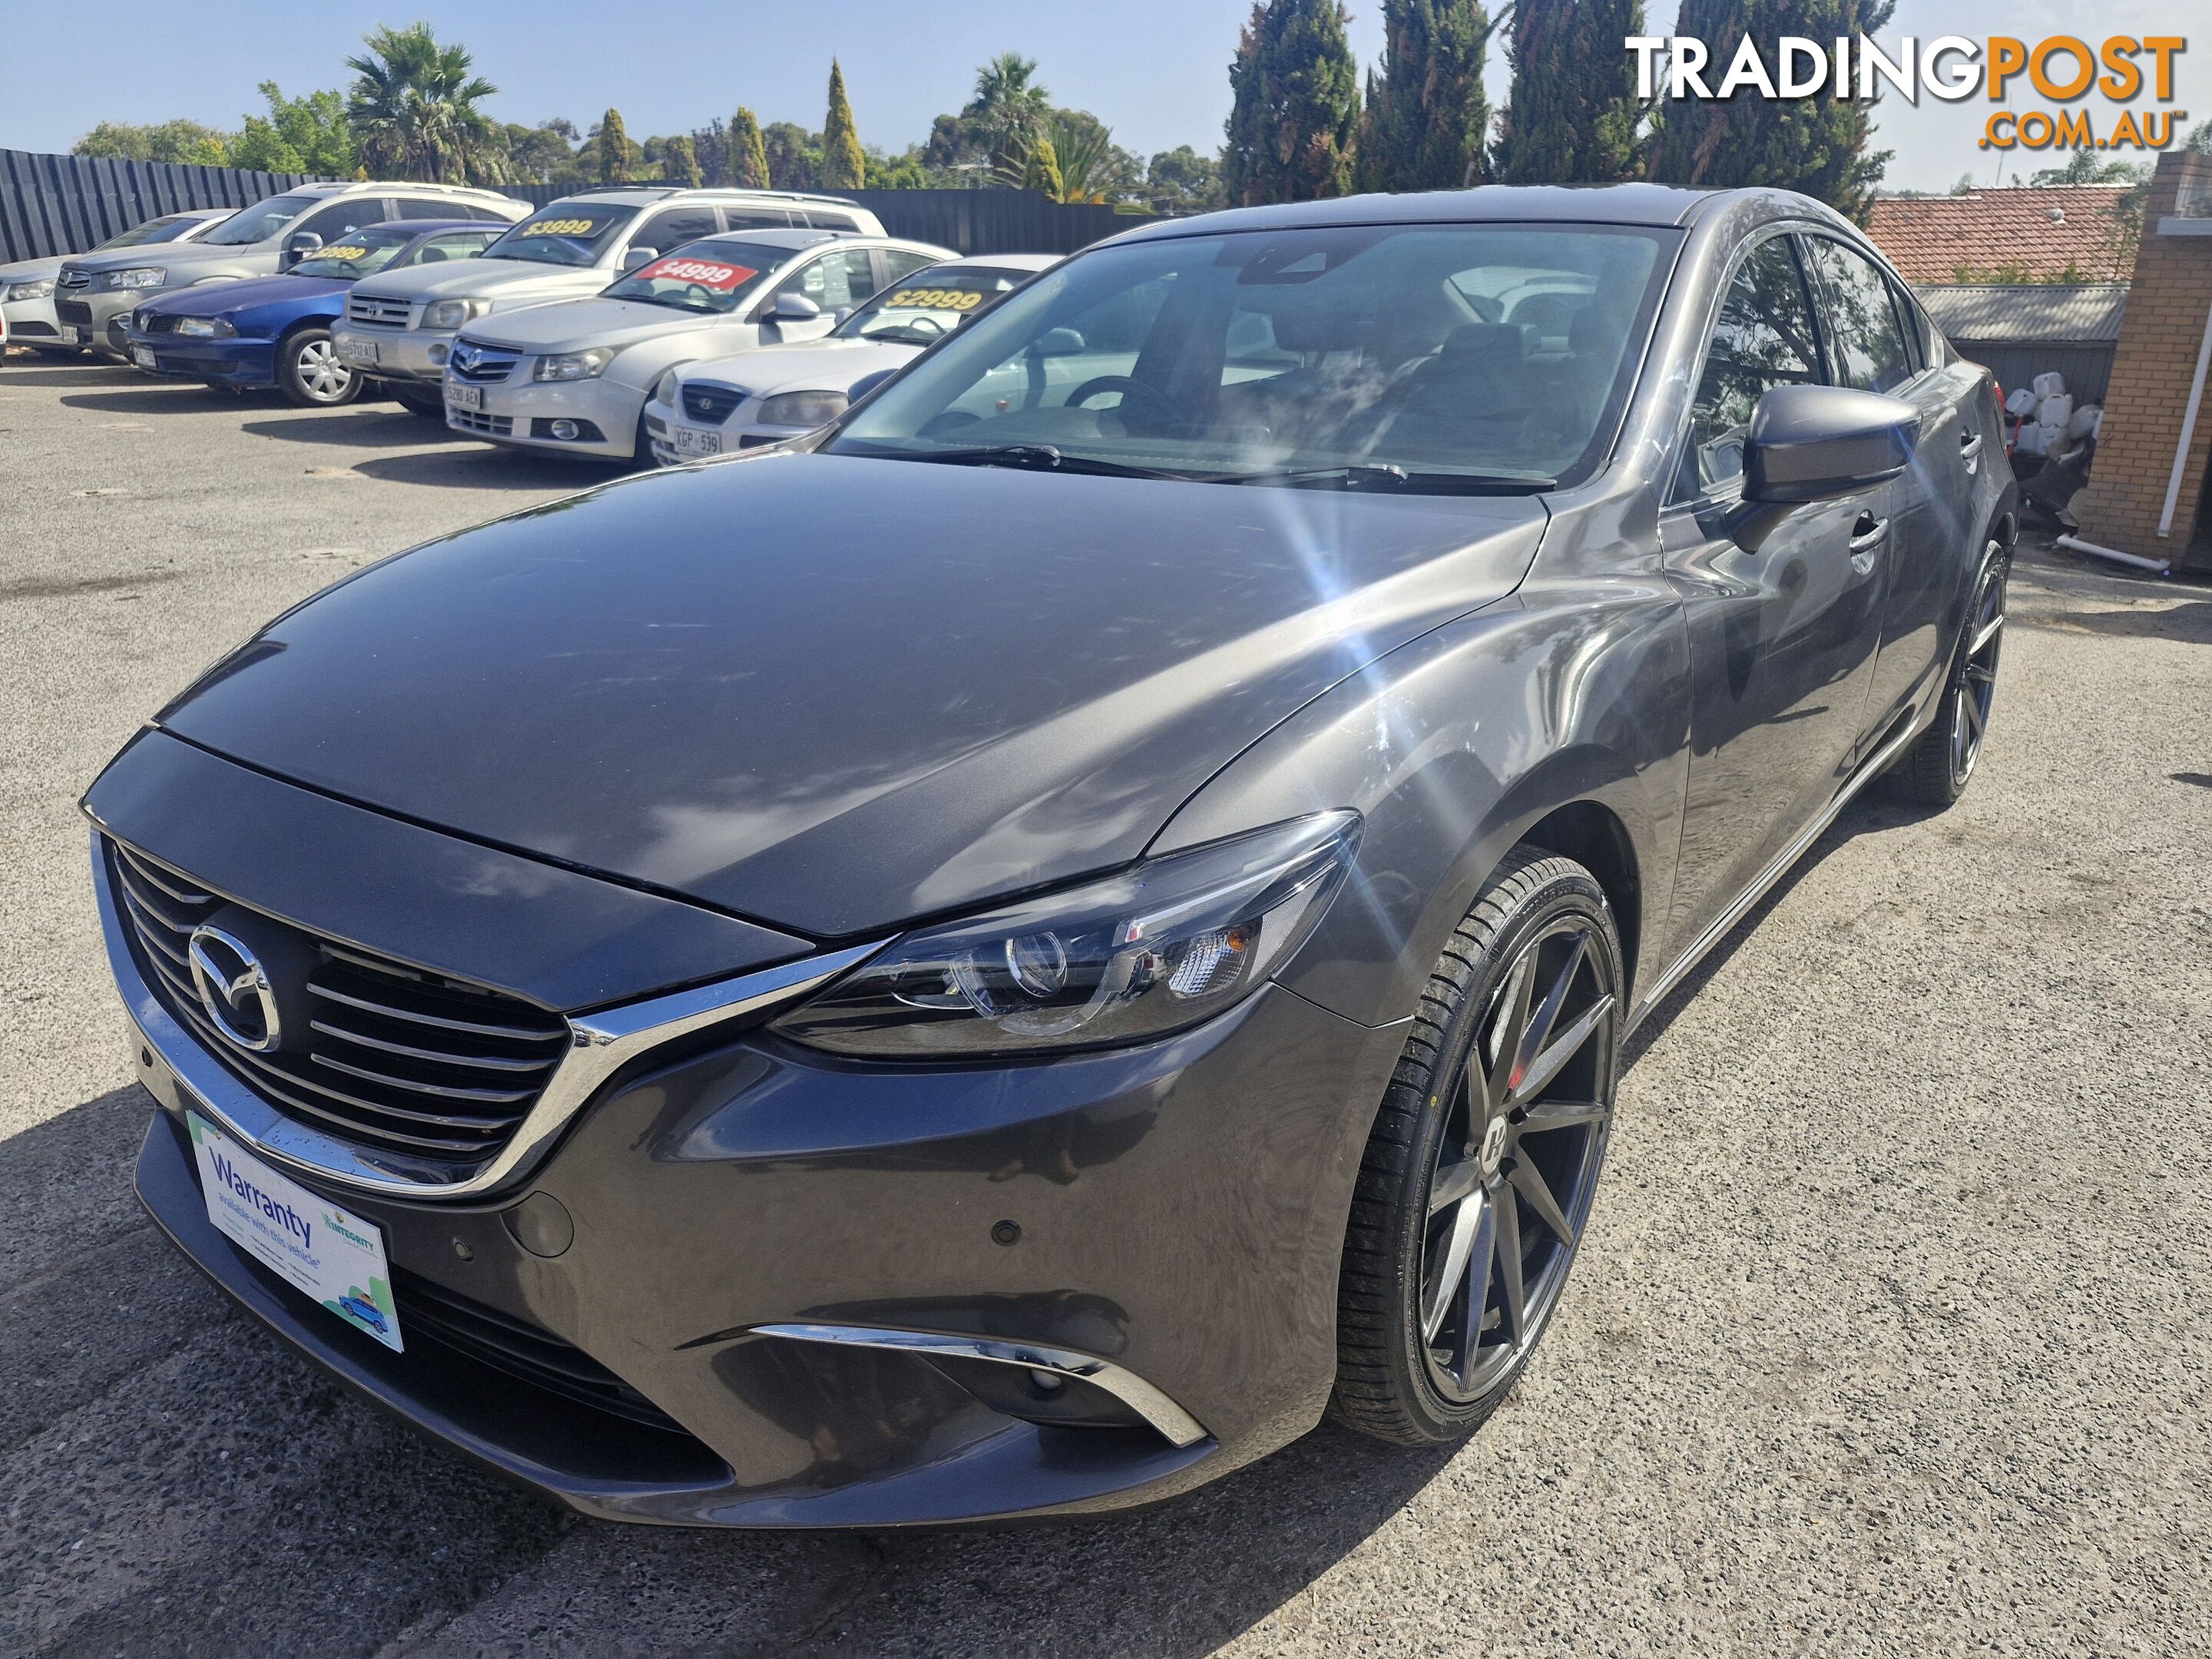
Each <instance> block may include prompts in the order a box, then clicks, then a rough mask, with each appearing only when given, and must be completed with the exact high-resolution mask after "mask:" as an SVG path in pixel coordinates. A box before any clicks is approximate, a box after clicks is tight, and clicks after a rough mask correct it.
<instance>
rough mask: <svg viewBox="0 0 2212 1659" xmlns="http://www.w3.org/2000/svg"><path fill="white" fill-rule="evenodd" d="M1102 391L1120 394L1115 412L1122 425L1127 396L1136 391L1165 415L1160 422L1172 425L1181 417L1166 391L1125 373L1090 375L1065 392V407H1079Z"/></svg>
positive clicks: (1126, 414) (1160, 413)
mask: <svg viewBox="0 0 2212 1659" xmlns="http://www.w3.org/2000/svg"><path fill="white" fill-rule="evenodd" d="M1100 392H1120V393H1121V410H1119V411H1117V412H1118V413H1120V414H1121V418H1122V422H1123V424H1124V425H1126V424H1127V422H1128V416H1129V396H1130V394H1131V393H1132V392H1134V393H1136V394H1137V395H1138V397H1139V398H1150V399H1151V400H1152V411H1153V412H1154V413H1156V414H1158V415H1161V416H1164V417H1165V418H1164V421H1163V422H1161V423H1162V424H1164V425H1166V426H1173V425H1174V424H1175V423H1176V422H1178V421H1180V420H1181V419H1182V410H1179V409H1177V408H1176V406H1175V404H1172V403H1171V402H1170V401H1169V399H1168V395H1167V393H1165V392H1162V391H1161V390H1160V389H1159V388H1158V386H1146V384H1145V383H1144V382H1143V381H1142V380H1131V379H1130V378H1129V377H1128V376H1127V375H1126V374H1094V375H1092V376H1091V379H1089V380H1085V382H1084V383H1083V384H1082V385H1081V386H1078V387H1076V388H1075V390H1074V391H1073V392H1069V393H1068V394H1067V407H1068V408H1070V409H1080V408H1081V407H1082V406H1083V404H1085V401H1086V400H1088V399H1090V398H1095V397H1097V395H1098V394H1099V393H1100Z"/></svg>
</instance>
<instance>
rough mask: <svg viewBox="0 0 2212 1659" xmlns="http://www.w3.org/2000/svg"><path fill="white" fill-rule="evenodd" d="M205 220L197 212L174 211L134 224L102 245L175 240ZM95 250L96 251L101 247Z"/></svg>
mask: <svg viewBox="0 0 2212 1659" xmlns="http://www.w3.org/2000/svg"><path fill="white" fill-rule="evenodd" d="M205 222H206V221H205V220H204V219H202V218H201V217H200V216H199V215H197V213H172V214H170V215H168V216H166V217H164V218H160V219H149V220H148V221H147V222H145V223H144V224H143V225H137V226H134V227H133V228H131V229H129V230H126V231H125V232H124V233H123V234H121V235H120V236H111V237H109V238H108V239H107V240H106V241H104V242H102V243H101V244H100V247H102V248H108V247H143V246H145V245H146V244H147V243H149V242H173V241H175V240H177V238H179V236H182V235H183V234H185V232H187V231H189V230H190V229H191V228H192V227H193V226H194V225H197V224H204V223H205ZM93 251H94V252H95V253H96V252H99V251H100V249H99V248H95V249H94V250H93Z"/></svg>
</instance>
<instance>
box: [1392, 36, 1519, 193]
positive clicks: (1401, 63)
mask: <svg viewBox="0 0 2212 1659" xmlns="http://www.w3.org/2000/svg"><path fill="white" fill-rule="evenodd" d="M1527 4H1528V0H1522V6H1523V9H1525V8H1526V6H1527ZM1490 29H1491V23H1490V18H1489V15H1488V14H1487V13H1486V11H1485V10H1484V9H1483V6H1482V3H1481V0H1383V63H1382V66H1381V68H1380V69H1378V70H1369V71H1368V75H1367V112H1366V117H1365V118H1364V121H1363V122H1362V123H1361V125H1360V129H1359V168H1358V175H1359V188H1360V189H1362V190H1392V191H1396V190H1460V189H1462V188H1464V187H1465V186H1467V185H1479V184H1480V183H1481V182H1482V181H1483V176H1484V168H1483V144H1484V143H1485V141H1486V139H1487V137H1488V136H1489V127H1490V104H1489V101H1488V100H1486V98H1485V97H1484V96H1483V92H1482V60H1483V58H1485V57H1486V55H1487V53H1488V52H1489V49H1490Z"/></svg>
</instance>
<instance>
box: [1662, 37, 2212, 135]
mask: <svg viewBox="0 0 2212 1659" xmlns="http://www.w3.org/2000/svg"><path fill="white" fill-rule="evenodd" d="M2187 44H2188V43H2187V42H2186V41H2185V40H2183V39H2182V37H2181V36H2179V35H2178V34H2153V35H2145V36H2143V37H2142V38H2141V39H2140V40H2138V39H2137V38H2136V36H2134V35H2131V34H2115V35H2110V36H2108V37H2106V39H2105V40H2103V41H2101V42H2100V43H2099V44H2098V45H2096V46H2091V45H2090V44H2089V42H2088V41H2087V40H2083V39H2081V37H2080V36H2078V35H2072V34H2052V35H2046V36H2045V37H2044V38H2043V39H2042V40H2036V41H2033V42H2029V41H2027V40H2017V39H2015V38H2014V37H2013V36H2011V35H2007V34H1992V35H1990V36H1989V37H1988V38H1986V39H1985V40H1971V39H1969V38H1968V37H1966V36H1965V35H1962V34H1947V35H1944V36H1942V38H1940V39H1938V40H1930V41H1928V42H1927V43H1926V44H1925V45H1924V46H1923V44H1922V43H1921V42H1920V41H1919V40H1917V39H1916V38H1915V37H1914V36H1912V35H1909V34H1908V35H1905V36H1904V37H1902V38H1901V39H1900V40H1899V41H1898V42H1897V49H1896V51H1895V52H1890V51H1887V50H1885V49H1884V48H1883V47H1882V46H1881V44H1880V43H1879V42H1877V41H1875V40H1873V39H1872V38H1871V37H1869V36H1867V35H1863V34H1854V35H1840V36H1838V37H1837V38H1836V39H1834V40H1809V39H1807V38H1806V37H1804V36H1802V35H1796V34H1785V35H1784V36H1782V37H1781V38H1780V39H1779V40H1775V41H1773V42H1772V43H1771V57H1770V55H1769V49H1768V48H1766V47H1762V46H1761V44H1760V43H1759V41H1758V40H1754V39H1753V37H1751V36H1750V35H1746V36H1744V37H1743V39H1742V40H1740V41H1738V42H1737V44H1736V48H1735V55H1734V56H1733V57H1732V58H1729V63H1728V66H1727V68H1726V69H1725V70H1723V69H1721V67H1720V66H1719V65H1718V64H1715V63H1714V62H1713V61H1712V56H1711V48H1710V47H1709V46H1707V45H1706V43H1705V41H1703V40H1699V39H1698V38H1697V37H1695V36H1694V35H1659V36H1647V35H1631V36H1630V37H1629V38H1628V40H1627V41H1626V45H1627V47H1628V50H1629V51H1630V52H1633V53H1634V54H1635V56H1636V93H1637V96H1638V97H1639V98H1641V99H1644V100H1650V99H1651V98H1652V97H1654V96H1655V95H1656V94H1657V89H1658V88H1660V87H1662V85H1663V87H1664V88H1665V96H1667V97H1668V98H1669V99H1686V98H1694V99H1718V98H1732V97H1735V96H1736V95H1737V94H1741V93H1753V94H1757V95H1758V96H1759V97H1762V98H1774V99H1781V98H1809V97H1812V96H1813V95H1814V94H1816V93H1819V92H1822V91H1827V92H1828V93H1829V95H1830V96H1832V97H1836V98H1850V99H1856V100H1861V101H1871V100H1873V99H1874V98H1875V96H1876V95H1877V94H1879V93H1880V92H1881V88H1883V87H1884V86H1887V87H1888V88H1890V89H1891V90H1892V91H1893V92H1894V93H1896V94H1898V95H1899V96H1900V97H1902V98H1903V99H1904V100H1905V102H1907V103H1908V104H1913V105H1916V106H1917V104H1918V103H1919V102H1920V99H1921V95H1922V94H1926V95H1927V96H1929V97H1930V98H1937V99H1941V100H1943V101H1945V102H1947V103H1956V102H1958V101H1959V100H1961V99H1966V98H1972V97H1973V96H1974V95H1975V94H1978V93H1979V94H1984V95H1985V96H1986V97H1987V98H1988V100H1989V101H1990V102H1991V103H1996V104H2001V103H2003V102H2004V101H2005V100H2007V99H2008V98H2009V97H2014V96H2018V95H2020V94H2021V90H2022V89H2021V88H2019V87H2017V86H2016V85H2015V83H2016V82H2019V81H2020V80H2021V77H2023V76H2025V77H2026V82H2027V88H2032V89H2033V91H2034V93H2035V94H2036V95H2037V96H2039V97H2040V98H2043V99H2045V100H2048V101H2049V102H2051V103H2052V104H2058V105H2064V104H2073V103H2075V102H2077V101H2079V100H2084V99H2087V98H2090V97H2097V98H2101V99H2104V100H2108V101H2109V102H2110V103H2112V104H2113V105H2125V104H2128V103H2130V102H2131V101H2132V100H2135V99H2136V98H2138V97H2140V96H2141V95H2142V94H2143V93H2144V92H2145V91H2146V90H2148V92H2149V93H2150V94H2151V97H2152V99H2153V100H2154V102H2157V103H2160V104H2166V103H2171V102H2172V99H2173V60H2174V59H2175V58H2178V57H2179V56H2180V55H2181V53H2182V52H2183V51H2184V50H2185V47H2186V46H2187ZM2188 115H2189V112H2188V111H2186V110H2176V109H2153V110H2145V111H2142V112H2141V113H2140V115H2138V113H2137V112H2136V111H2134V110H2131V109H2126V108H2121V109H2119V110H2118V112H2117V114H2115V113H2114V112H2112V111H2110V110H2104V111H2098V110H2091V109H2071V110H2065V109H2062V110H2059V111H2057V112H2055V113H2054V112H2051V111H2050V110H2044V109H2033V110H2028V111H2027V112H2024V113H2021V112H2014V111H2012V110H2009V109H2004V110H1997V111H1995V112H1992V113H1991V114H1990V118H1989V119H1988V120H1987V121H1986V122H1984V124H1983V127H1982V139H1981V147H1982V148H1983V149H2015V148H2019V149H2054V148H2055V149H2165V148H2166V146H2167V145H2169V144H2171V143H2172V142H2173V137H2174V131H2175V126H2176V124H2177V123H2178V122H2180V121H2183V120H2185V119H2187V118H2188Z"/></svg>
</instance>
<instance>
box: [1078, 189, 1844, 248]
mask: <svg viewBox="0 0 2212 1659" xmlns="http://www.w3.org/2000/svg"><path fill="white" fill-rule="evenodd" d="M1737 193H1738V192H1735V191H1709V190H1684V189H1681V188H1680V187H1678V186H1676V185H1643V184H1633V185H1478V186H1477V187H1476V188H1474V189H1473V190H1430V191H1410V192H1407V193H1406V194H1404V195H1398V196H1382V195H1375V196H1341V197H1334V198H1333V199H1331V200H1328V201H1325V202H1284V203H1279V204H1273V205H1271V206H1267V207H1250V208H1231V209H1229V210H1226V211H1225V212H1220V213H1204V214H1200V215H1198V216H1196V217H1194V218H1189V219H1171V220H1165V221H1161V222H1156V223H1154V224H1151V225H1146V226H1145V227H1144V228H1141V229H1138V230H1133V231H1129V232H1127V233H1125V234H1122V235H1121V236H1117V237H1115V239H1114V240H1116V241H1131V242H1133V241H1149V240H1157V239H1158V238H1160V237H1164V236H1193V235H1212V234H1218V233H1220V232H1224V231H1237V230H1289V229H1304V228H1320V227H1324V226H1328V225H1395V224H1484V223H1509V222H1531V221H1533V222H1548V223H1559V224H1568V223H1577V222H1579V223H1584V224H1613V225H1649V226H1654V227H1658V226H1679V225H1681V224H1684V223H1686V222H1688V221H1689V219H1690V218H1691V217H1692V216H1694V215H1695V214H1696V213H1697V212H1698V211H1699V210H1700V209H1701V208H1704V207H1705V206H1707V205H1708V204H1711V202H1712V201H1713V200H1714V199H1715V198H1716V197H1723V196H1733V195H1735V194H1737ZM1757 193H1759V194H1761V195H1767V196H1772V195H1776V194H1778V192H1775V191H1759V192H1757ZM1824 211H1825V210H1824Z"/></svg>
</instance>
